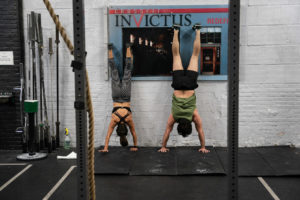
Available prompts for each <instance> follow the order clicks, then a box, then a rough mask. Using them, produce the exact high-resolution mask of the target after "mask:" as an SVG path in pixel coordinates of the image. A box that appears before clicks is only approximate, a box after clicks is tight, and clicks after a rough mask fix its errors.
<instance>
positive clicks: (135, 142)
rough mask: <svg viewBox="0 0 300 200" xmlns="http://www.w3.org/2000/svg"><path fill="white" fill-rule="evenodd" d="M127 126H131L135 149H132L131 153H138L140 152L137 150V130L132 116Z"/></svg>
mask: <svg viewBox="0 0 300 200" xmlns="http://www.w3.org/2000/svg"><path fill="white" fill-rule="evenodd" d="M127 124H128V126H129V129H130V132H131V135H132V137H133V146H134V147H132V148H130V151H137V150H138V148H137V136H136V132H135V128H134V123H133V120H132V117H131V116H130V119H129V121H128V122H127Z"/></svg>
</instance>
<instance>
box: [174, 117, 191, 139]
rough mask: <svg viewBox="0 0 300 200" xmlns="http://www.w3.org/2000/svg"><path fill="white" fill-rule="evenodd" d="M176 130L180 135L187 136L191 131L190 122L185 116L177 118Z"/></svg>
mask: <svg viewBox="0 0 300 200" xmlns="http://www.w3.org/2000/svg"><path fill="white" fill-rule="evenodd" d="M177 131H178V134H179V135H182V137H187V136H188V135H190V134H191V133H192V122H191V121H189V120H187V119H185V118H180V119H178V126H177Z"/></svg>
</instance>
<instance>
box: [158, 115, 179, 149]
mask: <svg viewBox="0 0 300 200" xmlns="http://www.w3.org/2000/svg"><path fill="white" fill-rule="evenodd" d="M174 123H175V120H174V117H173V115H172V114H170V116H169V119H168V122H167V127H166V130H165V134H164V137H163V142H162V147H161V148H160V149H159V150H158V151H159V152H167V151H169V149H167V148H166V146H167V142H168V140H169V136H170V133H171V131H172V129H173V126H174Z"/></svg>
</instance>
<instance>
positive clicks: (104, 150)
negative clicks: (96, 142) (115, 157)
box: [98, 149, 108, 153]
mask: <svg viewBox="0 0 300 200" xmlns="http://www.w3.org/2000/svg"><path fill="white" fill-rule="evenodd" d="M98 151H99V152H102V153H108V149H102V150H98Z"/></svg>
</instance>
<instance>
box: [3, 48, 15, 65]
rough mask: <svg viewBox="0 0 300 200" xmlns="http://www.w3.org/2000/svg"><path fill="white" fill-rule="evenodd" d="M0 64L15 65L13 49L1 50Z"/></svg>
mask: <svg viewBox="0 0 300 200" xmlns="http://www.w3.org/2000/svg"><path fill="white" fill-rule="evenodd" d="M0 65H14V54H13V51H0Z"/></svg>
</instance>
